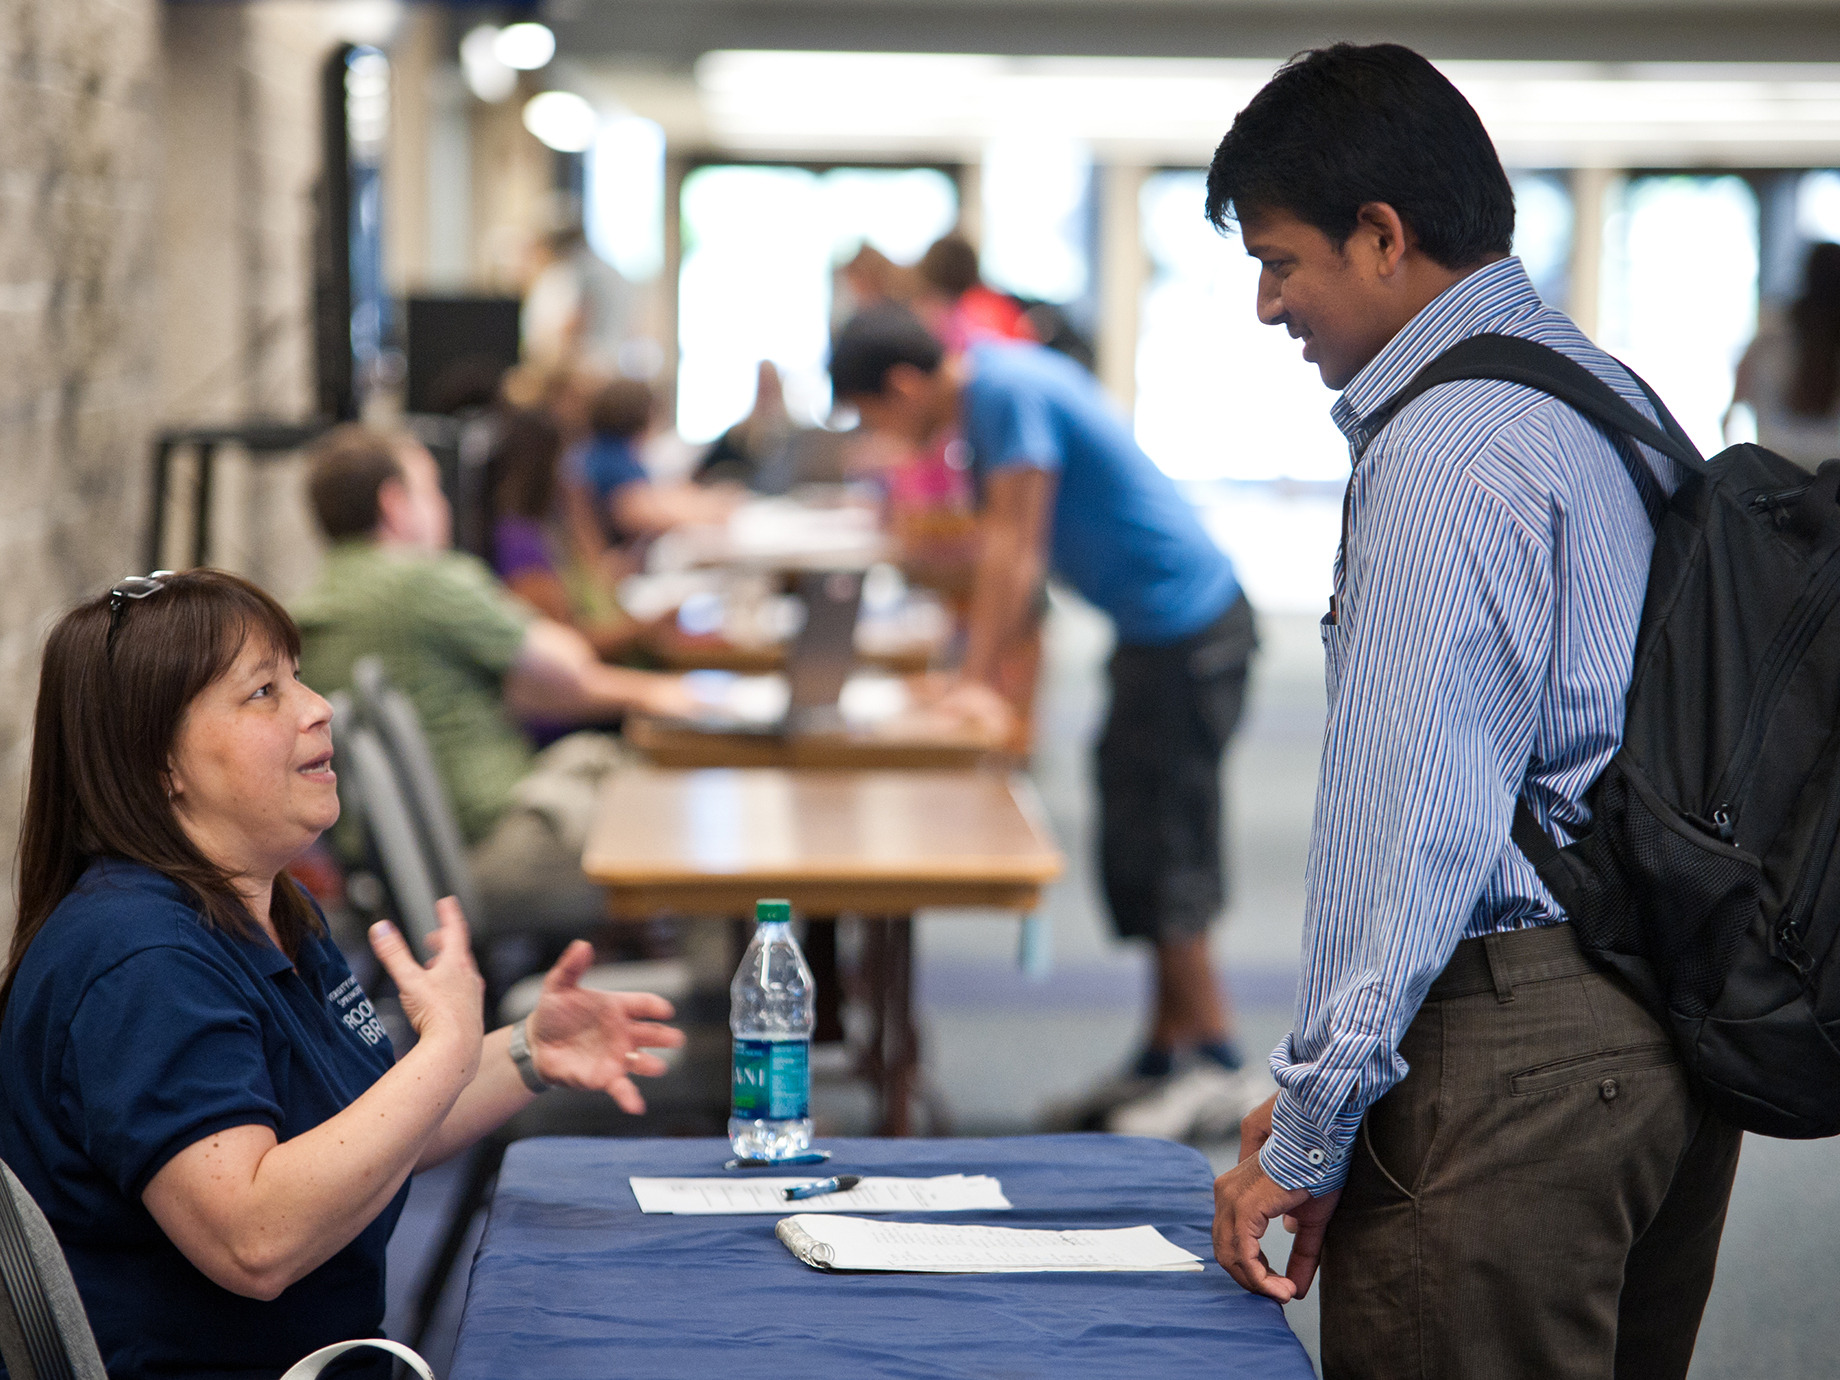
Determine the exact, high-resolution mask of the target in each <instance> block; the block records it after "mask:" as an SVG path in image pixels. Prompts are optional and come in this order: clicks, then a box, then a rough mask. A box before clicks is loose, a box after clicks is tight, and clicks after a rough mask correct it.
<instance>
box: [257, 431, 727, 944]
mask: <svg viewBox="0 0 1840 1380" xmlns="http://www.w3.org/2000/svg"><path fill="white" fill-rule="evenodd" d="M308 490H309V493H310V495H311V498H312V503H313V510H314V513H315V515H316V517H317V518H318V520H319V525H320V529H321V530H322V531H323V532H324V533H325V535H326V538H327V540H328V541H329V542H331V544H332V545H331V549H330V550H329V551H328V552H327V553H326V559H325V564H324V566H323V567H322V568H321V571H320V575H319V578H318V580H317V581H316V582H315V583H314V585H313V587H312V588H311V589H309V590H308V591H307V592H306V593H305V594H303V595H301V596H300V598H299V599H297V600H296V601H295V603H294V607H293V610H292V612H293V614H294V618H295V621H296V622H297V623H299V625H300V630H301V654H300V673H301V679H303V680H304V681H305V682H306V683H307V684H308V685H310V686H312V687H313V688H314V689H315V690H317V691H319V692H320V693H321V694H330V693H332V692H333V691H334V690H343V689H346V688H347V687H349V686H350V684H351V670H352V664H353V663H354V662H356V661H357V660H358V659H359V658H360V657H364V656H375V657H378V658H379V659H380V660H381V661H382V662H383V665H384V669H385V671H386V672H387V673H388V675H389V678H390V680H391V682H392V683H393V684H395V685H396V686H397V687H398V688H400V689H401V690H402V691H403V693H404V694H406V695H407V696H408V697H409V699H410V701H411V702H413V704H414V705H415V709H416V712H417V714H418V715H419V716H420V718H421V721H422V727H423V729H424V730H425V731H426V733H427V735H428V741H429V746H430V747H431V749H432V750H433V753H434V759H435V765H436V767H437V768H438V769H439V770H440V773H441V779H442V782H443V784H445V786H446V787H447V793H448V797H449V799H450V800H451V801H452V803H453V806H454V813H455V815H456V817H457V818H458V821H459V825H460V829H461V832H462V833H463V834H464V836H465V838H466V841H467V843H468V845H469V848H470V855H471V861H472V864H473V868H474V871H475V873H476V878H477V881H478V883H479V886H480V890H481V893H482V894H483V895H484V896H485V897H486V898H487V902H488V906H489V907H490V909H491V910H492V911H494V912H497V911H498V910H500V909H501V908H513V907H515V908H517V909H518V910H520V911H522V912H523V913H525V914H527V915H530V916H538V917H543V918H544V919H543V922H544V923H546V924H553V927H554V928H556V929H558V930H560V931H568V930H572V929H575V930H578V929H581V928H584V927H589V926H592V925H595V924H598V923H599V921H600V919H601V917H602V915H603V914H604V911H605V902H604V898H603V897H602V895H601V893H600V889H599V888H598V887H596V886H594V885H593V884H592V883H590V882H589V881H588V880H587V878H586V877H585V876H583V875H582V871H581V850H582V847H583V844H584V842H585V840H586V836H587V830H588V824H589V820H590V817H591V815H592V813H593V805H594V797H595V793H596V790H597V788H598V786H599V783H600V781H601V778H602V777H604V776H605V775H606V773H607V772H608V771H610V770H612V769H613V768H614V767H615V766H616V765H617V762H618V754H619V749H618V747H617V745H616V743H615V742H614V740H613V739H612V738H610V737H608V736H607V735H606V734H604V733H591V732H584V733H571V734H569V735H568V736H567V737H565V738H563V739H561V740H560V741H559V742H556V743H554V744H552V745H550V746H549V747H547V748H545V749H544V750H543V752H542V753H541V754H539V753H537V751H536V749H535V747H534V745H533V744H532V742H531V740H530V738H529V737H528V736H527V735H526V733H525V732H524V730H523V729H522V728H521V727H520V726H519V721H520V720H528V721H531V722H537V723H544V724H559V725H570V726H590V725H608V724H611V723H614V722H616V721H617V720H618V719H619V718H620V716H621V715H622V714H624V713H625V712H627V711H628V710H640V711H644V712H648V713H654V714H662V715H675V716H680V717H681V716H683V715H686V714H688V713H690V712H691V711H692V710H693V709H694V707H695V701H694V699H693V698H692V696H691V694H690V692H689V691H688V690H687V689H686V688H685V686H684V683H683V681H682V680H680V679H679V678H677V677H675V676H663V675H656V674H653V673H651V672H647V671H633V670H627V669H624V668H621V667H614V666H606V665H603V664H602V663H601V660H600V658H599V657H598V656H596V655H595V652H594V648H593V647H592V646H591V645H589V643H588V641H587V639H586V638H584V637H583V636H582V635H581V634H580V633H578V632H577V631H575V629H573V628H571V627H569V626H567V625H566V624H564V623H560V622H557V621H556V620H554V619H550V618H545V617H542V616H540V615H538V614H537V613H535V612H534V611H533V610H532V609H531V608H530V607H529V606H527V605H526V604H524V603H523V602H521V601H520V600H518V599H516V598H514V597H513V596H512V595H511V593H510V592H509V591H508V590H506V588H505V587H504V585H503V584H501V583H500V582H499V580H498V579H497V577H495V576H494V575H493V574H492V572H491V570H490V569H488V568H487V567H486V566H485V565H484V564H482V563H481V562H480V561H478V560H476V559H474V558H473V557H471V556H468V555H465V554H463V553H461V552H456V551H450V550H449V549H448V540H449V513H448V505H447V499H446V497H445V496H444V495H443V494H442V492H441V485H440V476H439V474H438V473H437V471H436V469H435V463H434V460H433V458H432V457H431V456H430V455H429V454H428V452H427V451H426V450H424V449H423V448H422V447H421V446H419V445H417V444H416V443H415V442H414V441H412V440H409V439H407V438H403V437H392V436H388V435H385V434H383V433H381V432H379V431H376V430H374V429H372V428H369V427H366V426H363V425H360V424H357V423H348V424H346V425H344V426H340V427H336V428H334V429H333V430H332V431H330V432H328V433H327V434H326V435H325V436H324V437H322V438H321V439H320V440H319V441H318V442H316V443H315V445H314V447H313V449H312V452H311V456H310V472H309V478H308ZM480 919H481V918H480V917H475V923H476V924H477V923H480Z"/></svg>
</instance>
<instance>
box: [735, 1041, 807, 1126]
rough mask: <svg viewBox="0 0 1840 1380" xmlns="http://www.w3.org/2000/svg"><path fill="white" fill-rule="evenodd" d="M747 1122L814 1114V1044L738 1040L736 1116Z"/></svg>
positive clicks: (798, 1118) (794, 1119)
mask: <svg viewBox="0 0 1840 1380" xmlns="http://www.w3.org/2000/svg"><path fill="white" fill-rule="evenodd" d="M734 1114H735V1115H736V1116H737V1117H742V1118H744V1119H746V1120H748V1121H803V1120H804V1119H805V1118H806V1117H808V1116H810V1115H811V1041H809V1040H736V1041H735V1113H734Z"/></svg>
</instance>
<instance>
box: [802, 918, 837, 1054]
mask: <svg viewBox="0 0 1840 1380" xmlns="http://www.w3.org/2000/svg"><path fill="white" fill-rule="evenodd" d="M805 962H806V963H807V964H809V965H810V966H811V980H812V983H813V985H814V987H815V988H816V991H817V1007H818V1010H817V1023H816V1024H815V1025H814V1026H813V1028H812V1032H811V1038H812V1042H813V1043H814V1044H820V1045H833V1044H836V1043H838V1042H839V1041H841V1040H842V1039H843V981H842V974H841V973H840V972H839V971H838V968H837V922H836V921H835V920H812V919H807V920H806V921H805Z"/></svg>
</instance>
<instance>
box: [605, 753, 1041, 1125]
mask: <svg viewBox="0 0 1840 1380" xmlns="http://www.w3.org/2000/svg"><path fill="white" fill-rule="evenodd" d="M582 867H583V869H584V870H585V871H586V872H587V874H588V875H589V876H590V877H592V878H593V879H594V880H595V881H597V882H599V883H601V884H602V885H603V886H604V887H606V888H607V903H608V908H609V910H610V911H611V912H612V913H613V914H614V915H615V916H619V917H624V918H633V919H637V918H645V917H649V916H652V915H656V914H658V913H660V912H670V913H675V914H680V915H702V916H727V917H740V916H748V915H752V914H753V910H754V903H755V901H757V900H759V899H760V898H761V897H763V896H784V897H786V898H787V899H789V900H790V901H791V902H792V904H793V907H794V909H796V910H799V911H803V912H807V913H810V914H813V915H821V916H828V915H840V914H846V913H848V914H858V915H862V916H864V917H865V918H867V919H871V920H872V921H874V923H872V924H870V926H869V928H868V931H867V935H866V939H867V943H866V945H865V947H866V950H867V953H866V956H865V957H866V962H865V969H866V971H865V978H866V985H867V988H868V997H869V1005H870V1008H871V1012H872V1014H873V1016H874V1021H873V1033H872V1035H871V1037H870V1040H869V1045H868V1048H867V1050H866V1051H865V1052H864V1053H865V1057H864V1061H863V1062H864V1071H865V1072H866V1073H867V1074H868V1075H869V1076H870V1077H871V1078H872V1079H873V1080H874V1081H875V1083H876V1085H877V1087H878V1089H879V1091H880V1093H881V1098H882V1133H883V1134H884V1135H906V1134H907V1133H908V1130H909V1127H910V1125H911V1116H912V1102H913V1097H914V1094H915V1092H916V1090H917V1088H918V1084H919V1069H920V1041H919V1034H918V1031H917V1030H916V1028H915V1023H914V1011H913V912H914V911H916V910H920V909H922V908H928V907H934V906H981V907H993V908H998V909H1003V910H1013V911H1021V912H1027V911H1031V910H1033V909H1035V907H1036V905H1037V904H1038V903H1039V901H1040V898H1041V889H1042V887H1044V886H1045V885H1047V884H1048V883H1049V882H1051V881H1053V880H1054V879H1055V878H1056V877H1058V876H1059V875H1060V872H1061V868H1062V859H1061V854H1060V850H1059V849H1058V848H1056V847H1055V845H1054V843H1053V842H1052V840H1051V838H1050V836H1049V833H1048V830H1047V828H1046V826H1045V824H1044V823H1043V816H1042V811H1041V806H1040V803H1039V801H1038V800H1037V799H1036V796H1035V792H1034V788H1033V787H1032V786H1031V785H1030V784H1029V783H1028V782H1027V781H1026V780H1025V779H1024V778H1022V777H1020V776H1012V775H1008V774H1005V773H1001V772H995V771H926V772H917V771H790V770H785V769H781V768H744V769H721V768H710V769H702V770H674V769H668V768H661V767H637V768H633V769H631V770H627V771H622V772H617V773H615V774H614V775H613V776H612V777H610V778H609V780H608V782H607V784H606V785H605V786H604V787H603V788H602V792H601V797H600V802H599V806H598V808H597V811H596V816H595V820H594V823H593V826H592V827H591V829H590V831H589V834H588V844H587V848H586V850H585V851H584V853H583V856H582Z"/></svg>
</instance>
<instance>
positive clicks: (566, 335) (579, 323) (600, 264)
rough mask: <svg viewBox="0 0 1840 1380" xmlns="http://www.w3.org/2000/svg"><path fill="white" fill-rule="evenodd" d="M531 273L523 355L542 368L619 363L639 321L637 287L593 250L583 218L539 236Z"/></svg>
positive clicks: (522, 331)
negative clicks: (582, 222) (583, 228)
mask: <svg viewBox="0 0 1840 1380" xmlns="http://www.w3.org/2000/svg"><path fill="white" fill-rule="evenodd" d="M527 276H528V283H529V286H528V287H527V288H526V289H525V293H524V306H523V311H522V312H521V314H520V319H519V331H520V334H521V335H522V337H523V348H522V354H523V357H524V358H525V359H526V360H528V361H530V362H531V363H532V364H534V365H536V366H537V367H539V368H542V369H555V368H579V367H588V368H593V369H600V370H604V371H611V370H613V369H615V368H618V367H619V363H620V359H621V352H622V349H623V347H624V346H625V345H626V344H627V342H628V341H629V340H630V339H631V338H632V337H633V334H634V329H635V326H636V323H637V317H638V305H639V304H638V293H637V291H636V290H635V289H634V287H633V285H632V284H631V283H629V282H627V281H626V279H625V278H624V277H623V276H621V274H620V271H619V270H618V269H617V268H615V267H614V266H613V265H612V264H610V263H608V262H607V261H606V260H604V259H603V258H601V257H600V255H598V254H596V253H595V252H594V250H593V248H592V247H590V245H589V244H588V237H587V235H586V234H585V233H584V232H583V230H582V227H581V224H580V222H579V221H577V220H574V219H572V218H571V219H568V220H567V221H566V222H565V223H564V224H563V225H562V226H561V227H560V228H559V229H557V230H555V231H554V232H552V233H551V234H549V235H547V236H546V237H544V238H543V239H541V240H540V241H538V242H537V245H536V246H535V253H534V256H533V261H532V264H531V266H530V268H529V270H528V275H527Z"/></svg>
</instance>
